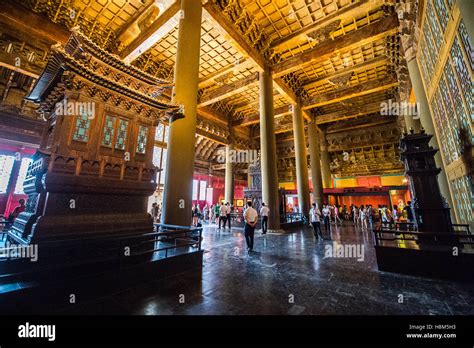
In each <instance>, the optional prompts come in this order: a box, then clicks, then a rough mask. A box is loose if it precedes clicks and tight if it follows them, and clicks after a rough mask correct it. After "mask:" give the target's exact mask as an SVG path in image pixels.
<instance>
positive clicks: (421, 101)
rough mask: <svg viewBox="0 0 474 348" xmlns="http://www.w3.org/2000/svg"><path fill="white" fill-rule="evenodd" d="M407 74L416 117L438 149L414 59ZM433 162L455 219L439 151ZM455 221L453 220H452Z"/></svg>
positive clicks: (428, 108) (426, 99)
mask: <svg viewBox="0 0 474 348" xmlns="http://www.w3.org/2000/svg"><path fill="white" fill-rule="evenodd" d="M408 72H409V74H410V80H411V84H412V86H413V90H414V92H415V98H416V102H417V103H418V115H419V116H420V122H421V125H422V127H423V128H424V129H425V131H426V133H428V134H432V135H433V137H432V138H431V141H430V145H431V146H433V147H434V148H436V149H439V148H440V147H439V145H438V137H437V135H436V131H435V128H434V125H433V118H432V115H431V111H430V107H429V104H428V98H427V97H426V93H425V89H424V87H423V83H422V81H421V75H420V69H419V67H418V62H417V60H416V59H412V60H411V61H409V62H408ZM435 162H436V166H437V167H438V168H441V170H442V171H441V173H440V175H438V182H439V188H440V191H441V194H442V195H443V197H444V198H445V199H446V202H447V203H448V205H449V207H450V208H451V213H452V217H453V218H454V217H455V211H454V205H453V200H452V197H451V192H450V189H449V184H448V178H447V174H446V168H445V167H444V163H443V160H442V158H441V151H438V152H437V153H436V155H435ZM453 220H455V219H453Z"/></svg>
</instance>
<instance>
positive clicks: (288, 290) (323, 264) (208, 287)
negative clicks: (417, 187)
mask: <svg viewBox="0 0 474 348" xmlns="http://www.w3.org/2000/svg"><path fill="white" fill-rule="evenodd" d="M331 229H332V233H331V238H332V239H331V240H325V241H321V240H319V241H318V240H315V238H314V236H313V231H312V229H311V228H309V227H308V228H299V229H296V230H294V231H293V232H292V233H290V234H279V235H274V234H267V235H262V234H261V233H260V232H258V231H257V232H256V234H255V246H254V250H255V251H254V252H252V253H250V254H249V253H248V252H247V248H246V245H245V239H244V236H243V231H242V229H232V231H229V230H217V229H216V227H215V226H206V227H205V230H204V233H203V235H204V241H203V249H204V250H205V253H204V261H203V269H202V274H193V273H189V274H180V275H176V276H174V277H171V278H168V279H164V280H160V281H150V282H147V283H144V284H141V285H140V286H137V287H136V288H133V289H129V290H127V291H125V292H121V293H119V294H115V295H112V296H108V297H107V298H103V299H101V300H100V301H99V302H100V305H98V303H97V302H96V303H95V304H88V305H82V306H81V305H78V306H76V307H74V308H73V309H72V308H71V307H69V308H68V309H67V310H66V312H68V313H77V314H86V313H90V311H91V310H92V309H91V308H95V309H94V311H95V312H97V311H99V312H101V313H104V314H110V312H113V313H116V312H119V313H123V314H129V313H133V314H149V315H168V314H198V315H201V314H203V315H204V314H290V315H295V314H310V315H321V314H350V315H357V314H447V315H450V314H474V309H473V308H472V306H471V305H470V304H472V303H473V302H474V291H473V290H474V284H459V283H454V282H449V281H441V280H433V279H425V278H419V277H412V276H406V275H398V274H391V273H383V272H379V271H378V270H377V265H376V260H375V252H374V247H373V238H372V235H371V232H369V231H367V230H361V229H360V228H354V227H353V226H352V225H351V224H348V223H345V224H344V225H343V226H334V225H332V226H331ZM324 232H325V231H324V227H323V233H324ZM324 235H325V236H326V233H324ZM333 241H336V242H337V244H334V245H342V246H344V245H348V244H351V245H361V247H362V246H363V250H364V258H363V261H357V259H356V258H355V257H351V255H343V256H344V257H327V255H326V254H327V249H328V248H331V247H332V246H333V244H332V242H333ZM400 294H402V295H403V298H404V302H403V303H399V301H398V299H399V295H400ZM180 296H181V297H180ZM183 296H184V297H183ZM290 297H292V298H293V299H294V301H293V302H291V301H289V300H288V299H289V298H290ZM180 298H181V299H183V298H184V302H180ZM94 305H95V307H94ZM97 308H100V310H97Z"/></svg>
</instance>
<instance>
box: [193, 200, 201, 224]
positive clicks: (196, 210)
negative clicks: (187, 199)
mask: <svg viewBox="0 0 474 348" xmlns="http://www.w3.org/2000/svg"><path fill="white" fill-rule="evenodd" d="M199 214H200V211H199V204H195V205H193V226H197V224H198V221H199Z"/></svg>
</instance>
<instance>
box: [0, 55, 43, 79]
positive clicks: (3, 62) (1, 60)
mask: <svg viewBox="0 0 474 348" xmlns="http://www.w3.org/2000/svg"><path fill="white" fill-rule="evenodd" d="M0 66H2V67H4V68H7V69H10V70H13V71H16V72H18V73H20V74H23V75H27V76H30V77H33V78H35V79H37V78H38V77H39V75H40V74H41V71H42V69H41V68H39V67H37V66H34V65H33V64H31V63H30V62H28V61H26V59H22V61H21V66H20V67H18V66H16V65H15V57H14V56H13V55H12V54H7V53H5V52H3V51H1V52H0Z"/></svg>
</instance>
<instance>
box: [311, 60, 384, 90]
mask: <svg viewBox="0 0 474 348" xmlns="http://www.w3.org/2000/svg"><path fill="white" fill-rule="evenodd" d="M386 63H388V58H387V57H386V56H380V57H377V58H374V59H370V60H367V61H365V62H363V63H359V64H356V65H352V66H350V67H347V68H345V69H341V70H338V71H336V72H335V73H334V74H331V75H325V76H321V77H318V78H316V79H312V80H310V81H307V82H306V83H305V84H304V85H303V87H304V88H306V89H309V88H313V87H315V86H318V85H320V84H323V83H327V82H328V81H329V80H331V79H335V78H338V77H341V76H345V75H347V74H350V73H352V72H356V71H363V70H370V69H373V68H376V67H378V66H379V65H383V64H386Z"/></svg>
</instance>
